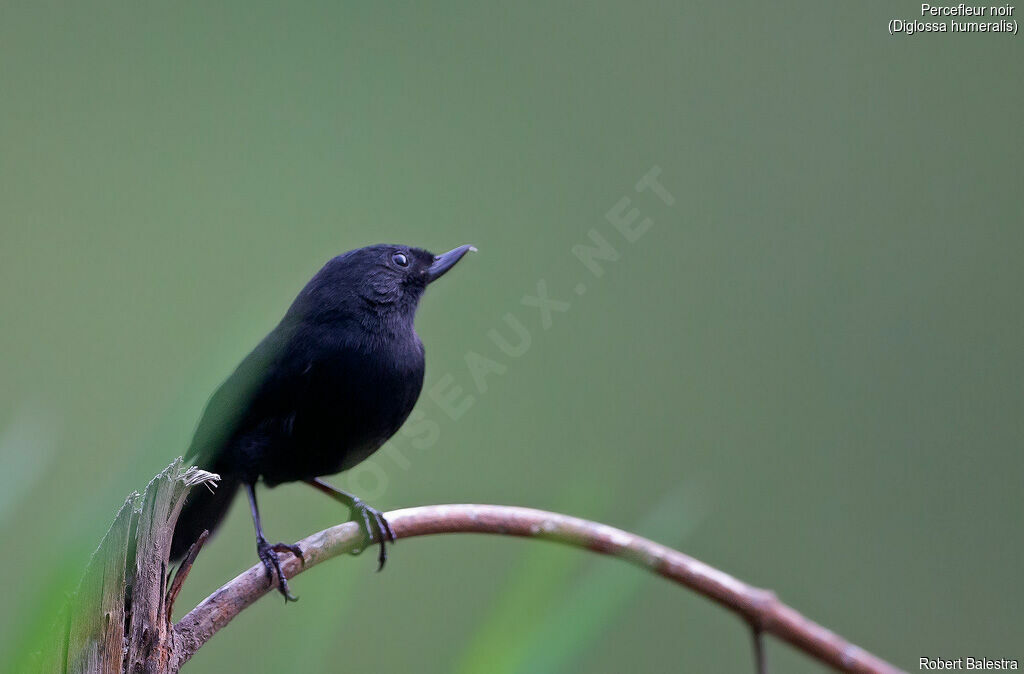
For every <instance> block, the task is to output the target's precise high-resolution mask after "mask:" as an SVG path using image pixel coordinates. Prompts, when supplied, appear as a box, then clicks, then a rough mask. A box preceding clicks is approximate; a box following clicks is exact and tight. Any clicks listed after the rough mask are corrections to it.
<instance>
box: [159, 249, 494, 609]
mask: <svg viewBox="0 0 1024 674" xmlns="http://www.w3.org/2000/svg"><path fill="white" fill-rule="evenodd" d="M470 250H475V249H474V248H473V247H472V246H459V247H458V248H456V249H454V250H451V251H449V252H447V253H444V254H443V255H436V256H435V255H434V254H432V253H429V252H427V251H425V250H422V249H420V248H409V247H407V246H396V245H385V244H381V245H377V246H369V247H367V248H359V249H357V250H352V251H349V252H347V253H344V254H342V255H339V256H337V257H335V258H333V259H332V260H330V261H329V262H328V263H327V264H326V265H325V266H324V267H323V269H321V270H320V271H319V272H317V274H316V276H314V277H313V279H312V280H311V281H310V282H309V283H308V284H306V287H305V288H303V289H302V292H300V293H299V296H298V297H296V298H295V301H294V302H293V303H292V305H291V307H290V308H289V309H288V312H287V313H286V314H285V316H284V318H283V319H282V320H281V322H280V324H278V326H277V327H276V328H274V329H273V330H272V331H271V332H270V334H269V335H267V336H266V337H265V338H264V339H263V341H261V342H260V343H259V345H258V346H257V347H256V348H255V349H253V351H252V353H250V354H249V355H248V356H247V357H246V358H245V360H243V361H242V363H241V364H240V365H239V366H238V368H237V369H236V370H235V372H234V373H233V374H232V375H231V376H230V377H228V379H227V381H225V382H224V383H223V384H222V385H221V387H220V388H219V389H218V390H217V392H216V393H215V394H214V395H213V397H212V398H211V399H210V402H209V403H208V404H207V406H206V410H205V411H204V412H203V417H202V419H201V420H200V422H199V425H198V427H197V429H196V433H195V437H194V438H193V440H192V445H191V447H190V448H189V451H188V454H187V455H186V459H188V460H191V461H192V462H194V463H195V464H196V465H198V466H200V467H201V468H204V469H206V470H209V471H212V472H215V473H219V474H220V476H221V480H220V483H219V485H218V487H217V489H216V490H215V491H213V492H207V491H206V490H203V489H196V490H193V492H192V494H190V495H189V498H188V501H187V502H186V504H185V507H184V508H183V509H182V512H181V516H180V517H179V518H178V522H177V525H176V526H175V529H174V537H173V541H172V544H171V558H172V559H179V558H181V557H182V556H183V555H184V554H185V552H186V551H187V550H188V549H189V547H190V546H191V545H192V544H193V543H194V542H195V541H196V540H198V538H199V537H200V535H201V534H202V532H203V531H204V530H209V531H210V532H211V533H212V532H213V530H214V529H215V528H216V527H217V525H218V524H219V523H220V521H221V520H222V519H223V518H224V516H225V515H226V514H227V511H228V508H229V507H230V505H231V501H232V499H233V497H234V495H235V492H236V491H237V490H238V489H239V488H240V487H242V488H245V490H246V492H247V494H248V496H249V506H250V508H251V510H252V518H253V523H254V524H255V526H256V553H257V555H259V558H260V560H261V561H262V562H263V565H264V567H265V568H266V570H267V575H268V578H269V579H270V580H271V582H273V578H274V576H276V577H277V581H278V589H279V590H280V591H281V594H283V595H284V597H285V601H288V600H294V597H292V595H291V594H290V592H289V590H288V583H287V581H286V580H285V577H284V574H283V573H282V572H281V565H280V563H279V561H278V556H277V553H278V552H285V551H289V552H291V553H293V554H295V555H296V556H298V557H299V558H300V559H301V557H302V552H301V551H300V550H299V549H298V547H297V546H294V545H288V544H285V543H277V544H274V545H271V544H269V543H267V540H266V538H264V536H263V527H262V525H261V524H260V515H259V510H258V508H257V506H256V482H257V481H259V480H260V479H262V480H263V482H264V484H266V485H267V486H269V487H273V486H276V485H278V484H281V483H283V482H298V481H302V482H306V483H308V484H310V485H312V486H313V487H316V488H317V489H319V490H320V491H323V492H325V493H327V494H328V495H329V496H331V497H332V498H334V499H336V500H338V501H340V502H341V503H343V504H345V505H346V506H348V508H349V510H350V512H351V513H352V516H353V518H354V519H357V521H359V522H360V525H361V526H362V527H363V529H364V533H365V535H366V537H367V544H369V543H371V542H373V541H374V540H376V541H377V542H379V543H380V554H379V566H378V570H379V569H380V568H383V566H384V562H385V561H386V559H387V549H386V548H385V541H388V540H390V541H394V534H393V533H392V531H391V527H390V526H389V525H388V523H387V520H385V519H384V517H383V515H382V514H381V513H380V511H378V510H376V509H375V508H371V507H370V506H368V505H366V504H365V503H363V502H362V501H361V500H360V499H358V498H357V497H355V496H353V495H351V494H348V493H346V492H343V491H341V490H340V489H335V488H334V487H332V486H331V485H329V484H328V483H326V482H324V481H323V480H322V479H321V477H322V476H324V475H332V474H334V473H338V472H340V471H343V470H346V469H348V468H351V467H353V466H355V465H356V464H358V463H359V462H360V461H363V460H364V459H366V458H367V457H368V456H370V455H371V454H372V453H373V452H374V451H376V450H377V449H378V448H379V447H380V446H381V445H383V444H384V442H385V441H387V439H388V438H390V437H391V436H392V435H393V434H394V433H395V432H396V431H397V430H398V429H399V427H400V426H401V425H402V423H403V422H404V421H405V419H406V417H408V416H409V413H410V412H411V411H412V408H413V405H414V404H415V403H416V399H417V398H418V397H419V395H420V389H421V388H422V387H423V369H424V352H423V343H422V342H421V341H420V338H419V336H418V335H417V334H416V330H415V329H414V327H413V318H414V316H415V314H416V307H417V305H418V304H419V301H420V297H422V295H423V291H424V290H425V289H426V287H427V284H429V283H431V282H433V281H435V280H437V279H438V278H440V277H441V276H442V275H444V274H445V272H447V271H448V270H449V269H451V268H452V267H453V266H454V265H455V263H457V262H458V261H459V260H460V259H462V256H463V255H465V254H466V253H467V252H468V251H470Z"/></svg>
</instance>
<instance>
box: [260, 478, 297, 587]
mask: <svg viewBox="0 0 1024 674" xmlns="http://www.w3.org/2000/svg"><path fill="white" fill-rule="evenodd" d="M246 490H247V493H248V494H249V509H250V510H252V523H253V526H255V527H256V554H257V555H259V558H260V561H261V562H263V568H264V569H266V571H267V580H269V581H270V582H271V583H273V582H274V578H275V577H276V578H277V589H278V591H280V593H281V594H282V595H283V596H284V603H286V604H287V603H288V602H289V601H298V600H299V599H298V597H295V596H293V595H292V593H291V592H290V591H289V590H288V580H287V579H286V578H285V577H284V571H282V570H281V562H280V561H279V560H278V558H277V553H279V552H290V553H292V554H293V555H295V556H296V557H298V558H299V561H300V562H302V563H303V564H305V563H306V560H305V559H303V558H302V550H301V549H300V548H299V546H297V545H289V544H287V543H274V544H273V545H271V544H270V543H267V539H266V538H264V536H263V524H262V523H261V522H260V510H259V508H258V507H257V506H256V485H255V483H249V484H247V485H246Z"/></svg>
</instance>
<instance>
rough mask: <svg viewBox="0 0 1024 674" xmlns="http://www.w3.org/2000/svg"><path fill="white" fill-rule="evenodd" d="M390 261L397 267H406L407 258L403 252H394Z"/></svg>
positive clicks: (407, 263)
mask: <svg viewBox="0 0 1024 674" xmlns="http://www.w3.org/2000/svg"><path fill="white" fill-rule="evenodd" d="M391 261H392V262H394V263H395V264H397V265H398V266H399V267H408V266H409V258H407V257H406V256H405V253H395V254H394V255H392V256H391Z"/></svg>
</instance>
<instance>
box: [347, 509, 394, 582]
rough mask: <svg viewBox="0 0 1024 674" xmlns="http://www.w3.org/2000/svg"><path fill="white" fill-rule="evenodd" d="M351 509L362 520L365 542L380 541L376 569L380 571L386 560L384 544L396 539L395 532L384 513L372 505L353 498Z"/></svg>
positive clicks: (386, 552) (386, 554)
mask: <svg viewBox="0 0 1024 674" xmlns="http://www.w3.org/2000/svg"><path fill="white" fill-rule="evenodd" d="M352 510H353V511H355V513H358V514H359V517H360V518H361V520H362V522H361V524H360V528H361V529H362V530H363V534H365V536H366V541H367V544H369V543H373V542H377V543H380V552H379V553H378V555H377V560H378V565H377V571H380V570H381V569H383V568H384V563H385V562H386V561H388V549H387V546H386V544H387V543H389V542H390V543H394V542H395V541H396V540H397V539H396V538H395V532H394V531H392V529H391V525H390V524H388V521H387V518H385V517H384V513H382V512H381V511H379V510H377V509H376V508H374V507H372V506H368V505H366V504H365V503H363V502H362V501H361V500H359V499H355V500H354V501H353V503H352ZM355 513H354V514H355ZM356 554H358V553H356Z"/></svg>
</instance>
